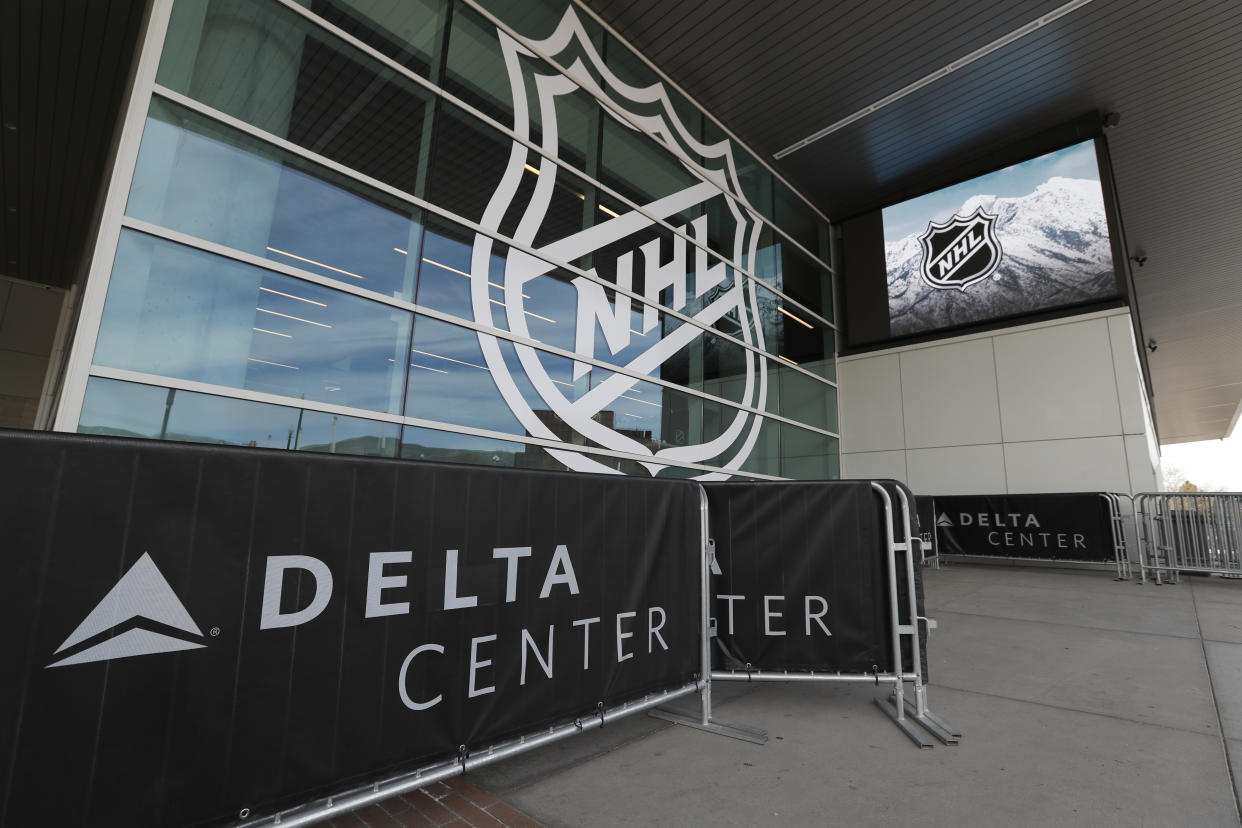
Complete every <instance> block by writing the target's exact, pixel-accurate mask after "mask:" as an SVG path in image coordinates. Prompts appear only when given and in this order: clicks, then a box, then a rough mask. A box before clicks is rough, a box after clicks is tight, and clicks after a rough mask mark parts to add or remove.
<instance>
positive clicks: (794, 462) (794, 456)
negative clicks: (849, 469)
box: [781, 423, 837, 480]
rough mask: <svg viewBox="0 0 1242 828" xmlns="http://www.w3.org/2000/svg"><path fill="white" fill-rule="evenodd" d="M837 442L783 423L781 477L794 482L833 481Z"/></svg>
mask: <svg viewBox="0 0 1242 828" xmlns="http://www.w3.org/2000/svg"><path fill="white" fill-rule="evenodd" d="M836 455H837V439H836V438H835V437H826V436H824V435H822V434H816V433H815V432H813V431H807V430H805V429H801V428H798V427H796V426H791V425H789V424H788V423H782V424H781V475H782V476H784V477H792V478H794V479H795V480H831V479H833V477H834V471H833V469H834V467H833V464H832V460H833V459H834V458H835V457H836Z"/></svg>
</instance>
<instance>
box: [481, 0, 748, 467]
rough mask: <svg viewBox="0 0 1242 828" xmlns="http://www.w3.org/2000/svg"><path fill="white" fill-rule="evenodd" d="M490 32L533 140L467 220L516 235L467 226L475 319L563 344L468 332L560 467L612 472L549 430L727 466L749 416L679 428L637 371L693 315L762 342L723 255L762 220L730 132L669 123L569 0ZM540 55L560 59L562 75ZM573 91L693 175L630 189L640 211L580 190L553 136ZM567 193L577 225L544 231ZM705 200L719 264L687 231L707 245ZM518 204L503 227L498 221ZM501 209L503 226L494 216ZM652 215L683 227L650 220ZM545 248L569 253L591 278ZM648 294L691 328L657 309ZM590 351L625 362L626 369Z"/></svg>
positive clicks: (741, 260)
mask: <svg viewBox="0 0 1242 828" xmlns="http://www.w3.org/2000/svg"><path fill="white" fill-rule="evenodd" d="M497 35H498V38H499V42H500V47H501V50H502V53H503V55H504V61H505V66H506V69H507V72H508V78H509V82H510V86H511V89H512V95H513V109H514V119H513V120H514V132H515V133H516V134H517V135H518V136H520V137H521V138H522V139H524V140H528V141H536V142H538V143H537V144H536V145H537V146H539V148H540V151H539V152H536V151H535V150H533V149H531V147H530V146H528V145H527V144H525V143H523V142H522V141H518V140H515V141H513V143H512V146H511V150H510V156H509V160H508V162H507V164H506V166H505V169H504V171H503V176H502V178H501V180H500V184H499V186H498V187H497V189H496V191H495V193H494V194H493V195H492V197H491V199H490V201H489V203H488V206H487V209H486V211H485V212H484V215H483V218H482V219H481V221H480V222H479V224H480V225H481V227H482V228H483V229H484V230H486V231H490V232H492V233H498V234H500V235H508V236H510V237H511V238H513V239H514V240H515V241H516V242H517V243H518V245H513V246H510V247H508V249H507V253H506V252H504V251H501V250H499V249H498V247H499V246H500V245H499V243H498V242H496V241H495V240H494V239H493V238H492V237H491V236H490V235H489V234H488V233H478V234H476V236H475V241H474V247H473V251H472V259H471V271H472V273H471V276H472V279H471V285H470V290H471V305H472V309H473V314H474V318H475V321H476V322H478V323H479V324H481V325H483V326H487V327H490V328H499V329H501V330H507V331H509V332H510V333H512V334H515V335H516V336H517V337H519V338H520V339H523V340H528V341H537V342H541V343H544V344H546V345H548V346H552V347H556V348H560V349H562V350H564V351H571V352H572V354H573V357H575V358H574V359H572V360H569V359H564V358H552V357H549V355H548V353H547V352H545V351H542V350H539V349H536V348H534V347H532V346H531V345H529V344H525V343H523V342H521V341H511V340H509V339H507V338H502V337H496V336H494V335H492V334H489V333H487V332H485V331H480V332H479V334H478V337H479V344H480V347H481V349H482V352H483V356H484V358H485V361H486V363H487V368H488V370H489V371H490V372H491V375H492V378H493V380H494V381H495V383H496V386H497V388H498V390H499V391H500V393H501V395H502V396H503V398H504V400H505V402H506V404H507V405H508V406H509V408H510V409H511V410H512V411H513V413H514V415H515V416H516V417H517V419H518V420H519V422H520V423H521V424H522V426H523V427H524V428H525V429H526V432H527V434H529V435H530V436H532V437H536V438H541V439H542V440H545V441H552V443H551V444H550V447H549V448H548V449H547V450H548V453H549V454H551V455H552V456H553V457H554V458H555V459H556V460H557V461H558V462H560V463H563V464H564V465H565V466H567V467H568V468H571V469H575V470H578V471H593V472H609V473H613V474H616V473H618V472H617V470H616V469H615V468H613V467H612V466H609V465H607V464H605V463H602V462H600V461H598V460H596V459H594V458H592V457H589V456H587V455H584V454H582V453H580V452H578V451H572V450H566V449H562V448H559V447H557V446H556V445H555V444H556V443H560V444H564V445H570V444H577V445H585V446H596V447H599V448H603V449H607V450H611V451H615V452H622V453H624V454H627V455H632V456H634V457H635V458H637V459H638V460H639V462H640V463H641V464H642V465H643V466H644V467H645V468H646V469H647V471H648V472H649V473H650V474H651V475H653V476H655V475H657V474H658V473H659V472H660V471H661V470H662V469H664V468H665V467H666V466H667V465H668V461H675V462H679V463H704V464H710V465H712V466H715V467H718V468H723V469H725V470H726V471H724V472H705V473H704V474H702V475H699V477H698V479H702V480H713V479H714V480H720V479H727V478H728V477H729V476H730V475H729V473H728V470H736V469H739V468H740V467H741V466H742V464H743V463H744V462H745V461H746V459H747V457H748V456H749V454H750V452H751V450H752V449H753V447H754V445H755V442H756V440H757V439H758V436H759V427H760V425H761V421H760V419H759V417H758V416H756V415H755V414H753V413H751V412H748V411H745V410H741V409H737V410H735V411H733V412H732V413H730V414H729V415H727V416H725V417H724V418H722V421H721V422H720V423H719V424H717V425H715V426H713V428H712V430H711V432H710V433H703V434H695V433H688V432H687V431H686V430H684V429H682V428H681V427H680V426H675V425H673V424H671V422H670V416H669V412H668V408H669V406H668V403H667V399H668V395H667V394H660V395H659V396H660V397H662V398H664V400H665V402H664V403H663V405H662V404H661V402H660V401H659V400H656V399H654V397H655V396H656V395H655V394H652V393H650V391H649V390H647V391H640V388H645V386H642V378H647V377H651V378H659V377H661V368H662V366H664V365H665V364H666V363H667V362H669V360H671V359H674V358H675V357H676V358H681V357H684V355H685V351H686V349H687V348H690V347H692V346H694V345H695V344H696V341H697V340H700V339H701V338H702V336H703V334H704V332H705V330H706V329H710V328H712V327H713V326H714V325H717V324H718V323H722V321H723V322H724V323H725V324H727V325H728V330H729V331H730V332H734V331H736V333H733V335H734V336H736V337H738V338H739V339H741V340H742V341H744V342H746V343H748V344H750V345H752V346H754V347H755V348H757V349H759V350H760V351H761V350H762V349H763V345H764V343H763V334H762V329H761V326H760V325H759V324H757V322H756V320H758V318H759V315H758V313H757V308H758V299H757V297H756V293H755V290H754V288H753V287H752V286H748V284H747V282H748V280H747V279H746V278H744V277H743V276H742V274H740V273H738V272H737V271H736V270H735V268H738V267H741V266H743V265H744V264H745V263H747V262H753V261H754V260H755V256H756V253H757V251H758V248H759V238H760V230H761V223H760V220H759V217H758V216H757V215H756V214H755V213H754V211H753V210H752V209H751V208H750V206H749V203H748V202H747V200H746V198H745V196H744V195H743V193H742V189H741V186H740V184H739V181H738V175H737V169H736V166H735V163H734V159H733V155H732V150H731V145H730V143H729V141H728V140H723V141H720V142H719V143H716V144H703V143H701V142H700V141H699V140H698V139H697V138H696V137H695V135H694V134H692V132H691V130H689V129H687V128H686V126H685V125H684V124H683V123H682V122H681V120H680V118H679V117H678V115H677V112H676V110H675V109H674V106H673V104H672V102H671V100H670V98H669V96H668V93H667V91H666V90H665V88H664V86H663V85H662V84H660V83H656V84H653V85H651V86H646V87H635V86H631V85H629V84H627V83H626V82H625V81H623V80H621V79H620V78H618V77H617V76H616V75H615V74H613V73H612V72H611V71H610V70H609V69H608V67H607V66H605V65H604V61H603V59H602V58H601V57H600V55H599V54H598V52H597V51H596V48H595V46H594V44H593V42H592V40H591V38H590V37H589V36H588V35H587V33H586V31H585V29H584V28H583V26H582V23H581V21H580V20H579V19H578V17H577V15H576V14H575V12H574V10H573V9H572V7H571V8H569V9H568V10H567V11H566V12H565V15H564V17H563V18H562V19H561V21H560V23H559V25H558V26H557V28H556V30H555V31H554V32H553V33H552V34H551V35H550V36H549V37H547V38H546V39H544V40H540V41H524V42H521V43H520V42H518V41H517V40H516V39H514V38H513V37H510V36H509V35H508V34H506V33H505V32H504V31H498V32H497ZM539 56H545V57H547V58H548V59H549V60H551V61H555V62H556V63H558V64H559V65H560V66H562V67H565V69H566V74H562V73H560V72H557V71H556V70H555V69H553V68H552V67H551V66H549V65H548V64H547V63H544V62H542V61H541V60H539ZM583 90H585V91H586V92H587V93H590V94H589V95H584V94H583ZM574 93H577V94H576V95H575V94H574ZM571 96H572V97H571ZM583 100H589V101H597V102H598V105H599V106H601V107H602V108H603V109H604V112H605V115H604V120H605V121H607V122H608V125H607V128H608V129H614V128H615V129H618V130H620V131H621V132H623V133H625V134H627V135H628V134H631V133H632V134H633V136H634V137H635V139H636V140H637V141H641V142H644V143H652V145H653V146H654V144H653V142H650V141H649V139H648V138H646V137H645V136H644V135H643V134H642V133H644V132H645V133H650V134H651V135H655V136H657V137H658V138H659V139H660V140H661V141H663V142H664V143H665V144H666V145H668V146H671V147H674V148H676V149H677V150H678V151H679V152H678V153H677V155H678V156H679V160H678V163H679V165H680V167H681V168H682V169H684V170H685V171H686V172H687V173H688V175H687V176H686V179H687V180H688V181H690V182H691V183H690V185H689V186H685V187H684V188H683V189H681V190H679V191H676V192H672V193H669V194H667V195H662V196H660V197H657V198H656V199H655V200H654V201H649V202H648V203H645V204H641V208H642V209H641V211H640V210H637V209H632V208H630V207H629V206H628V205H626V204H623V203H620V202H618V201H617V200H616V199H615V198H611V197H609V198H610V200H611V202H612V204H613V206H615V209H613V207H605V206H604V205H603V204H602V203H601V204H600V206H599V207H598V208H595V207H594V206H593V205H591V203H590V202H589V201H587V196H586V195H584V193H583V188H584V187H585V186H590V185H589V182H588V183H587V184H586V185H584V184H582V183H578V182H579V181H580V180H581V178H580V177H579V176H577V175H575V174H574V173H571V172H568V171H566V170H565V169H563V168H562V167H560V166H559V165H557V164H556V163H555V162H554V161H553V160H552V158H555V157H557V156H558V150H559V147H560V139H559V137H558V135H559V133H558V127H559V125H558V120H557V116H558V107H559V111H561V112H564V111H566V110H565V107H566V105H567V104H568V105H570V106H577V107H580V106H581V104H582V101H583ZM592 105H595V104H592ZM568 111H569V112H572V113H577V112H578V110H577V109H570V110H568ZM579 117H580V115H579ZM532 125H535V126H536V127H537V129H535V128H532ZM660 152H662V153H663V152H665V151H664V150H660ZM690 159H694V160H690ZM558 179H559V182H560V183H559V185H558ZM566 192H569V193H576V194H577V196H578V198H579V199H581V200H582V203H583V205H584V208H585V210H587V211H589V212H590V214H591V216H592V220H589V221H584V222H583V224H587V225H590V226H587V227H585V228H584V229H581V230H579V231H577V232H570V233H569V234H568V235H565V234H564V233H563V232H559V233H556V234H554V235H553V234H549V233H548V231H547V230H546V229H545V225H550V224H551V222H550V220H549V211H550V207H551V206H552V204H553V200H554V199H555V198H558V197H559V198H564V197H565V193H566ZM708 202H713V207H715V206H719V207H720V209H719V210H715V214H716V215H717V221H716V223H717V228H719V227H721V226H723V227H725V228H726V229H725V230H724V231H723V233H722V232H721V231H720V230H719V229H716V230H715V232H714V234H713V241H714V247H713V249H715V250H725V251H727V253H726V255H725V257H726V258H727V259H728V260H729V263H728V264H726V263H725V262H723V261H721V260H719V259H717V258H715V257H712V256H709V255H708V253H707V252H706V251H705V250H704V249H702V248H700V247H699V246H698V245H697V244H695V242H698V243H699V244H702V245H706V244H707V238H708V219H707V216H706V212H707V210H706V209H705V206H706V205H707V204H708ZM596 209H598V210H599V211H600V212H598V213H596V212H595V210H596ZM686 216H690V217H692V218H689V219H687V218H686ZM515 217H517V225H516V230H511V231H510V230H509V228H511V227H512V226H513V224H512V222H513V219H514V218H515ZM502 221H504V222H505V225H504V226H505V228H506V231H509V232H502V231H501V229H500V228H501V223H502ZM659 221H664V222H666V223H667V224H669V225H671V226H672V227H674V228H677V229H678V230H679V231H680V234H678V233H672V232H669V231H668V229H667V228H666V227H665V228H661V227H660V225H659ZM681 234H684V235H681ZM549 235H552V240H551V241H548V240H547V237H548V236H549ZM722 238H723V242H722V241H721V239H722ZM536 240H538V242H537V241H536ZM691 240H693V241H691ZM520 246H525V247H527V248H529V250H523V249H521V247H520ZM502 256H503V258H502ZM550 262H553V263H559V262H565V263H570V264H573V265H575V266H579V267H581V268H582V269H583V270H584V271H585V272H586V273H587V274H589V275H590V276H597V277H599V279H600V280H599V281H597V280H596V279H594V278H587V277H584V276H581V275H578V274H575V273H572V272H569V271H566V270H564V269H563V268H558V267H557V266H556V265H555V264H551V263H550ZM613 272H615V276H613V275H612V273H613ZM613 285H615V286H616V287H617V288H620V290H615V289H613ZM627 291H628V292H629V294H631V295H627V293H626V292H627ZM638 297H641V298H642V299H645V300H646V301H647V302H648V303H649V304H644V303H643V302H640V301H639V298H638ZM657 303H658V304H662V305H664V306H666V307H671V308H672V309H673V310H675V311H679V312H681V313H684V314H685V315H687V316H689V317H691V318H693V319H694V320H695V321H696V322H698V323H699V325H701V326H702V327H700V326H696V325H690V324H686V323H685V322H683V321H682V320H679V319H677V318H675V317H672V316H670V315H668V314H666V313H664V312H662V311H657V310H656V309H655V308H654V307H653V305H655V304H657ZM532 320H533V321H532ZM552 323H554V324H552ZM571 331H572V335H571ZM570 340H572V348H571V347H570ZM706 345H707V343H706V342H704V346H706ZM730 347H735V346H730ZM737 350H739V351H743V352H744V359H743V362H744V368H741V366H739V368H740V370H739V373H740V374H742V375H741V376H738V377H737V379H738V380H739V382H738V383H737V387H738V388H739V389H740V390H739V392H738V393H737V394H736V395H735V396H733V397H732V399H733V400H735V401H737V402H741V403H742V404H743V405H746V406H749V407H751V408H753V409H757V410H765V408H766V406H765V402H766V399H767V394H768V385H767V371H766V360H765V359H764V358H763V357H761V356H760V355H759V354H758V353H757V352H756V351H751V350H745V349H742V348H741V347H737ZM679 354H680V355H681V357H679ZM579 358H580V359H579ZM591 360H599V361H602V362H606V363H609V364H613V365H619V366H622V367H623V368H624V369H625V371H626V372H627V373H620V372H616V371H613V370H610V369H608V368H605V367H603V366H600V365H596V364H594V363H593V362H592V361H591ZM570 365H572V367H569V366H570ZM644 394H646V399H644ZM622 398H628V400H623V399H622ZM631 401H632V402H631ZM619 404H624V405H627V406H629V407H630V408H635V409H638V410H639V411H640V413H639V414H634V415H624V414H621V415H617V416H616V417H615V420H622V419H623V417H625V416H630V417H632V418H633V419H631V420H628V421H626V422H616V421H614V417H613V413H612V412H609V411H608V409H609V408H610V407H614V406H617V405H619ZM640 405H641V406H642V408H639V406H640ZM656 423H659V425H658V426H657V425H655V424H656ZM653 437H655V438H656V439H652V438H653ZM670 443H672V445H670Z"/></svg>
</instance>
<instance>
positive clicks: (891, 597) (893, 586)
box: [871, 481, 906, 722]
mask: <svg viewBox="0 0 1242 828" xmlns="http://www.w3.org/2000/svg"><path fill="white" fill-rule="evenodd" d="M871 488H872V489H874V490H875V491H876V493H877V494H879V495H880V499H881V500H883V501H884V548H885V551H886V554H885V556H884V557H885V559H886V561H887V563H888V609H889V618H890V619H891V622H892V641H891V642H890V644H891V646H892V648H893V672H894V673H895V674H896V675H898V676H900V675H901V674H902V673H904V672H905V670H904V669H903V668H904V665H903V663H902V658H901V617H900V613H899V612H898V601H897V549H896V543H895V542H894V540H893V499H892V498H891V497H889V495H888V492H887V491H886V490H885V489H884V487H883V486H881V485H880V484H879V483H876V482H874V481H873V482H872V483H871ZM893 695H894V700H895V702H896V707H897V710H896V718H897V721H898V722H904V721H905V719H906V703H905V702H906V692H905V682H903V681H898V682H897V683H896V684H894V685H893Z"/></svg>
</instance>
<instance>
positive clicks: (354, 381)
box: [95, 230, 410, 413]
mask: <svg viewBox="0 0 1242 828" xmlns="http://www.w3.org/2000/svg"><path fill="white" fill-rule="evenodd" d="M409 331H410V314H408V313H406V312H404V311H400V310H397V309H395V308H390V307H387V306H385V305H381V304H379V303H377V302H369V301H367V300H365V299H359V298H358V297H355V296H350V295H348V294H345V293H340V292H338V291H334V290H329V289H327V288H323V287H320V286H318V285H314V284H311V283H309V282H304V281H302V280H300V279H294V278H291V277H288V276H283V275H281V274H277V273H272V272H270V271H266V270H263V269H261V268H257V267H252V266H250V265H245V264H241V263H240V262H235V261H232V260H230V259H225V258H222V257H220V256H215V255H213V254H210V253H205V252H203V251H200V250H195V249H193V248H190V247H185V246H183V245H178V244H174V243H172V242H169V241H165V240H163V239H157V238H154V237H152V236H146V235H143V234H141V233H136V232H133V231H131V230H126V231H123V232H122V234H121V240H120V243H119V245H118V247H117V255H116V260H115V264H114V265H113V271H112V280H111V282H110V285H109V288H108V299H107V303H106V305H105V307H104V316H103V322H102V324H101V326H100V331H99V339H98V342H97V344H96V348H95V362H96V363H98V364H101V365H108V366H111V367H114V368H127V369H130V370H134V371H143V372H146V373H151V374H160V375H163V376H171V377H180V378H182V379H188V380H196V381H199V382H207V383H213V384H216V385H227V386H232V387H235V388H248V389H251V390H254V391H264V392H267V393H271V394H280V395H283V396H288V397H299V398H303V399H312V400H320V401H322V402H331V403H337V404H339V405H346V406H352V407H357V408H370V409H375V410H379V411H387V412H390V413H398V412H399V411H400V404H401V397H402V390H403V387H402V386H403V380H404V371H403V370H402V369H403V367H404V364H405V359H404V357H405V353H406V350H407V348H408V347H409V346H408V343H409Z"/></svg>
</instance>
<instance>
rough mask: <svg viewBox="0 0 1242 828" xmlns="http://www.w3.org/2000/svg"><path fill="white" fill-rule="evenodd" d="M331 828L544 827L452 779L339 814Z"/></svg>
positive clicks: (329, 823) (513, 809)
mask: <svg viewBox="0 0 1242 828" xmlns="http://www.w3.org/2000/svg"><path fill="white" fill-rule="evenodd" d="M326 824H327V825H329V826H332V828H425V826H452V828H465V826H472V828H544V825H543V823H541V822H539V821H537V820H534V819H531V818H530V817H529V816H527V815H526V814H524V813H522V812H521V811H519V810H518V809H517V808H514V807H513V806H511V805H507V804H505V803H504V802H501V801H500V800H499V799H497V798H496V797H495V796H493V795H492V794H490V793H488V792H487V791H485V790H483V789H482V788H480V787H478V786H477V785H473V784H471V783H470V782H469V781H467V780H466V779H464V778H462V777H460V776H455V777H453V778H451V779H447V780H445V781H443V782H433V783H432V784H430V785H428V786H426V787H425V788H419V789H418V790H417V791H412V792H411V793H407V794H401V795H399V796H394V797H390V798H388V799H385V800H382V801H380V802H376V803H375V804H373V805H368V806H367V807H365V808H361V809H359V810H357V811H353V812H351V813H348V814H343V815H341V816H338V817H336V818H335V819H333V820H331V821H330V822H328V823H326Z"/></svg>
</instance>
